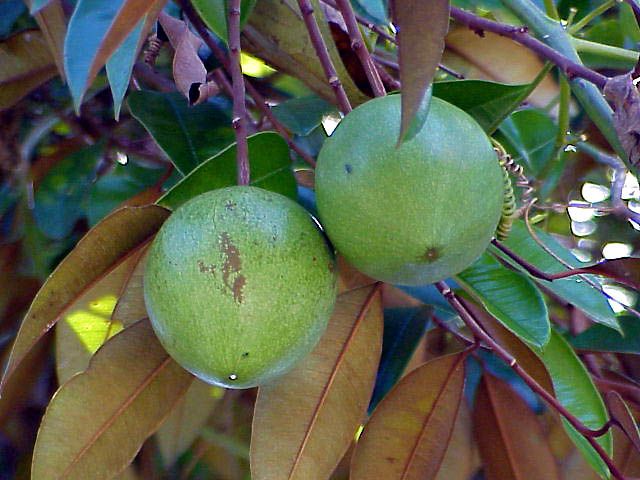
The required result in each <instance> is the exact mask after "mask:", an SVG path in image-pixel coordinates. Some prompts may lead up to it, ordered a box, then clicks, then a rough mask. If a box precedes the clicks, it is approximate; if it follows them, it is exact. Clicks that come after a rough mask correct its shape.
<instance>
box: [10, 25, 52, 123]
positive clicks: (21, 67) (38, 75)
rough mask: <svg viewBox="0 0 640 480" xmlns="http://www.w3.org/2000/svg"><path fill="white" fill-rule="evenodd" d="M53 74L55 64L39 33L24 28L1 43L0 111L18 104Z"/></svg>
mask: <svg viewBox="0 0 640 480" xmlns="http://www.w3.org/2000/svg"><path fill="white" fill-rule="evenodd" d="M55 74H56V66H55V63H54V61H53V58H52V57H51V53H49V50H47V45H46V40H45V38H44V36H43V34H42V33H41V32H38V31H37V30H25V31H22V32H20V33H17V34H15V35H12V36H11V37H9V38H8V39H6V40H5V41H4V42H1V43H0V111H1V110H4V109H6V108H10V107H12V106H13V105H15V104H16V103H18V102H19V101H20V100H21V99H22V98H23V97H24V96H26V95H27V94H28V93H29V92H31V91H32V90H33V89H35V88H37V87H39V86H40V85H42V84H43V83H44V82H46V81H47V80H49V79H50V78H52V77H53V76H55Z"/></svg>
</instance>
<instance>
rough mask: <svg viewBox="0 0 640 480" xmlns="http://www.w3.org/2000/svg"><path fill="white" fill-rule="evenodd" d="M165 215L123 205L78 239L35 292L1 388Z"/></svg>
mask: <svg viewBox="0 0 640 480" xmlns="http://www.w3.org/2000/svg"><path fill="white" fill-rule="evenodd" d="M168 215H169V212H168V211H167V210H165V209H164V208H162V207H159V206H156V205H150V206H147V207H133V208H132V207H127V208H123V209H121V210H118V211H116V212H115V213H113V214H111V215H109V216H108V217H106V218H105V219H104V220H103V221H102V222H100V223H99V224H98V225H96V226H95V227H94V228H93V229H92V230H90V231H89V233H87V234H86V235H85V236H84V238H82V239H81V240H80V241H79V242H78V244H77V245H76V247H75V248H74V249H73V251H72V252H71V253H70V254H69V255H68V256H67V257H66V258H65V259H64V260H63V261H62V262H61V263H60V265H58V267H57V268H56V269H55V270H54V272H53V273H52V274H51V276H50V277H49V278H48V280H47V281H46V283H45V284H44V285H43V287H42V288H41V289H40V291H39V292H38V294H37V295H36V298H35V299H34V300H33V303H32V304H31V307H30V308H29V311H28V312H27V314H26V316H25V318H24V320H23V321H22V325H21V326H20V330H19V331H18V335H17V337H16V340H15V342H14V344H13V348H12V351H11V356H10V358H9V362H8V363H7V366H6V370H5V373H4V376H3V377H2V384H1V385H0V388H1V387H2V386H4V384H5V383H6V382H7V380H8V379H9V378H10V377H11V375H12V373H13V372H14V370H15V369H16V367H17V366H18V365H19V364H20V362H22V361H23V359H24V357H25V356H26V355H27V354H28V353H29V351H30V350H31V349H32V348H33V347H34V345H35V344H36V343H38V341H39V340H40V339H41V338H42V337H43V336H44V335H45V334H46V333H47V332H48V331H49V330H51V328H53V326H54V325H55V324H56V322H58V320H60V318H61V317H62V316H63V315H64V314H65V312H66V310H67V308H69V306H70V305H71V304H72V303H73V302H74V301H75V300H76V299H77V298H78V296H80V295H82V294H83V293H84V292H86V291H87V290H88V289H90V288H91V287H92V286H93V285H94V284H95V283H96V282H98V281H99V280H100V279H101V278H103V277H104V276H105V275H107V274H108V273H109V272H111V271H112V270H113V269H115V268H116V266H117V265H118V264H120V263H122V262H123V260H124V259H125V258H126V257H127V255H128V254H130V253H131V252H133V251H135V250H136V249H137V248H138V247H139V246H140V245H141V244H143V243H144V242H145V241H147V240H149V239H150V237H151V236H152V235H153V234H155V233H156V232H157V230H158V229H159V228H160V226H161V225H162V223H163V222H164V220H165V219H166V218H167V216H168Z"/></svg>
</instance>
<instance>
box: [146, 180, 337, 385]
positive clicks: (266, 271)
mask: <svg viewBox="0 0 640 480" xmlns="http://www.w3.org/2000/svg"><path fill="white" fill-rule="evenodd" d="M144 297H145V303H146V306H147V311H148V313H149V317H150V319H151V324H152V325H153V328H154V330H155V332H156V334H157V336H158V338H159V339H160V342H161V343H162V345H163V346H164V347H165V349H166V350H167V352H169V354H170V355H171V356H172V357H173V358H174V359H175V360H176V361H177V362H178V363H179V364H180V365H182V366H183V367H184V368H186V369H187V370H189V371H190V372H192V373H193V374H194V375H196V376H197V377H199V378H201V379H202V380H204V381H206V382H209V383H212V384H216V385H221V386H225V387H229V388H249V387H253V386H256V385H259V384H262V383H264V382H266V381H268V380H269V379H271V378H272V377H275V376H277V375H280V374H282V373H284V372H285V371H286V370H287V369H289V368H290V367H291V366H292V365H293V364H294V363H295V362H296V361H297V360H298V359H300V358H301V357H303V356H304V355H306V354H307V353H308V352H309V351H311V349H312V348H313V347H314V346H315V344H316V343H317V341H318V340H319V338H320V336H321V335H322V333H323V332H324V330H325V328H326V325H327V321H328V319H329V317H330V315H331V312H332V310H333V306H334V303H335V298H336V274H335V272H334V258H333V254H332V252H331V251H330V250H329V248H328V245H327V242H326V240H325V238H324V236H323V234H322V233H321V232H320V230H319V229H318V227H317V226H316V224H315V220H314V219H313V218H312V217H311V215H309V213H307V211H306V210H304V209H303V208H302V207H301V206H299V205H298V204H297V203H295V202H293V201H292V200H290V199H288V198H286V197H284V196H282V195H279V194H277V193H273V192H268V191H266V190H262V189H259V188H255V187H246V186H242V187H229V188H224V189H219V190H214V191H211V192H207V193H204V194H202V195H199V196H197V197H195V198H193V199H192V200H190V201H189V202H187V203H185V204H184V205H182V206H181V207H180V208H178V209H177V210H176V211H175V212H174V213H173V214H172V215H171V216H170V217H169V219H168V220H167V221H166V222H165V224H164V225H163V226H162V228H161V229H160V231H159V232H158V235H157V237H156V238H155V240H154V242H153V244H152V246H151V248H150V251H149V255H148V257H147V264H146V267H145V274H144Z"/></svg>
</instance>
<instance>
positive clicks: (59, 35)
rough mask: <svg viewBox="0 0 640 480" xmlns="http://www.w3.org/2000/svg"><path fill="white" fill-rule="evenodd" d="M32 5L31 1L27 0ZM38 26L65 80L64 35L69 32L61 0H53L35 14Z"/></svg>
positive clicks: (28, 4)
mask: <svg viewBox="0 0 640 480" xmlns="http://www.w3.org/2000/svg"><path fill="white" fill-rule="evenodd" d="M25 3H26V4H27V6H29V7H31V1H30V0H26V1H25ZM34 18H35V20H36V23H37V24H38V27H40V31H41V32H42V35H43V36H44V39H45V40H46V42H47V47H49V51H50V52H51V56H52V57H53V60H54V62H55V64H56V67H57V69H58V73H59V74H60V77H62V79H63V80H64V78H65V77H64V60H63V54H64V37H65V35H66V33H67V17H66V15H65V14H64V9H63V8H62V1H61V0H52V1H50V2H49V3H48V4H47V5H46V6H45V7H43V8H42V9H40V11H38V13H36V14H35V15H34Z"/></svg>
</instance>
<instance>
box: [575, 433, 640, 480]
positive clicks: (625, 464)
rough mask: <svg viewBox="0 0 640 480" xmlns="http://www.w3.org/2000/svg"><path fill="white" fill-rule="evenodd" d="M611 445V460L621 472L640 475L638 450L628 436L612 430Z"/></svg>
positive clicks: (628, 474)
mask: <svg viewBox="0 0 640 480" xmlns="http://www.w3.org/2000/svg"><path fill="white" fill-rule="evenodd" d="M613 447H614V448H613V461H614V463H615V464H616V466H617V467H618V468H619V469H620V470H621V471H622V473H624V474H625V475H627V476H632V475H633V476H635V477H640V452H638V450H637V449H636V448H635V447H634V446H633V443H631V441H630V440H629V438H628V437H627V436H626V435H625V434H624V433H623V432H622V431H620V430H617V429H614V430H613ZM567 480H569V479H567Z"/></svg>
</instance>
